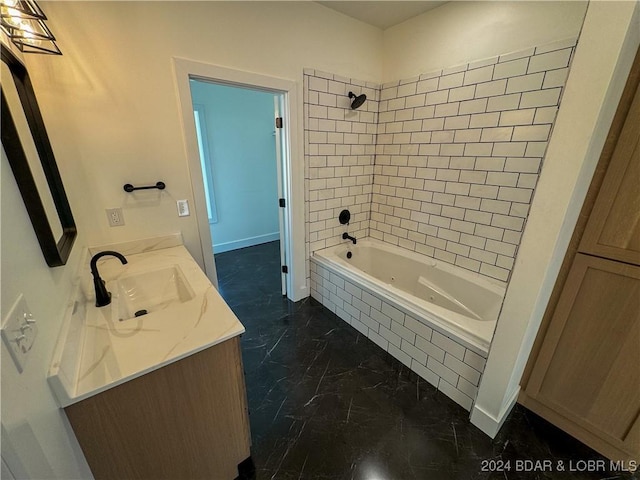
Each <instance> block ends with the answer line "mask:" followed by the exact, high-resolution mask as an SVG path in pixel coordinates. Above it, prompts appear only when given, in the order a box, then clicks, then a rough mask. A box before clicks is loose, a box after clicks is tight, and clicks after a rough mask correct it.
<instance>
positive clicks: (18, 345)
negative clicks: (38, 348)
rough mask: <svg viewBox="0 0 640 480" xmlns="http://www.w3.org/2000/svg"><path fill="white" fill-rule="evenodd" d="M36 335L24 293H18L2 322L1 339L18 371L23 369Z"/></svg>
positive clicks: (34, 324) (36, 331)
mask: <svg viewBox="0 0 640 480" xmlns="http://www.w3.org/2000/svg"><path fill="white" fill-rule="evenodd" d="M36 335H38V326H37V325H36V321H35V319H34V318H33V315H32V314H31V311H30V310H29V307H28V306H27V301H26V300H25V298H24V295H22V294H20V295H19V296H18V299H17V300H16V303H14V304H13V307H11V310H10V311H9V313H8V314H7V316H6V317H5V319H4V322H2V340H4V343H5V345H6V346H7V349H8V350H9V352H10V353H11V357H12V358H13V361H14V362H15V363H16V367H17V369H18V372H20V373H22V371H23V370H24V365H25V363H26V361H27V358H28V357H29V352H30V351H31V349H32V348H33V342H34V341H35V339H36Z"/></svg>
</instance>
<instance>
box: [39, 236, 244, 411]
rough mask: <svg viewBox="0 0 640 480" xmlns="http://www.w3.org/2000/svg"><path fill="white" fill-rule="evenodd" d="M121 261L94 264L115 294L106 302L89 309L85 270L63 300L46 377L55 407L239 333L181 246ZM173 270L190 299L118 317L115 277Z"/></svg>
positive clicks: (90, 300)
mask: <svg viewBox="0 0 640 480" xmlns="http://www.w3.org/2000/svg"><path fill="white" fill-rule="evenodd" d="M125 255H126V254H125ZM126 257H127V260H128V264H126V265H122V264H121V263H120V261H119V260H118V259H116V258H114V257H103V258H102V259H101V260H99V262H98V268H99V271H100V275H101V277H102V278H103V279H104V280H105V282H106V286H107V289H108V290H109V291H111V292H112V294H113V296H114V301H113V302H112V304H111V305H108V306H105V307H100V308H97V307H95V306H94V302H95V299H94V293H93V284H92V281H91V275H90V273H89V269H88V267H87V269H86V272H85V273H86V275H84V274H83V275H82V279H81V282H80V285H79V286H78V288H77V289H76V294H75V295H74V298H73V299H72V301H70V303H69V307H68V311H67V313H66V315H65V319H64V322H63V328H62V331H61V333H60V337H59V340H58V345H57V347H56V351H55V354H54V358H53V362H52V366H51V369H50V371H49V375H48V381H49V384H50V385H51V388H52V389H53V391H54V393H55V395H56V397H57V398H58V400H59V402H60V405H61V406H62V407H65V406H68V405H71V404H73V403H76V402H79V401H81V400H83V399H85V398H88V397H90V396H92V395H96V394H97V393H100V392H102V391H105V390H107V389H109V388H112V387H115V386H117V385H120V384H122V383H124V382H127V381H129V380H132V379H134V378H137V377H139V376H141V375H144V374H146V373H148V372H151V371H153V370H156V369H158V368H161V367H163V366H165V365H167V364H170V363H172V362H175V361H177V360H180V359H181V358H184V357H187V356H189V355H192V354H194V353H196V352H199V351H201V350H204V349H206V348H208V347H211V346H213V345H216V344H218V343H221V342H224V341H226V340H228V339H230V338H232V337H235V336H237V335H240V334H242V333H244V326H243V325H242V324H241V323H240V321H239V320H238V319H237V317H236V316H235V315H234V313H233V312H232V311H231V309H230V308H229V307H228V306H227V304H226V303H225V302H224V300H223V299H222V297H221V296H220V294H219V293H218V292H217V290H216V289H215V288H214V287H213V285H212V284H211V282H210V281H209V279H208V278H207V277H206V275H205V274H204V272H203V271H202V270H201V269H200V267H199V266H198V264H197V263H196V262H195V260H194V259H193V257H191V255H190V254H189V252H188V251H187V249H186V248H185V247H184V246H182V245H179V246H173V247H169V248H161V249H158V250H152V251H146V252H143V253H136V254H129V255H126ZM88 258H89V257H88ZM176 266H177V267H178V268H179V270H180V271H181V272H182V273H183V275H184V278H185V279H186V280H187V281H188V283H189V285H190V287H191V289H192V292H191V293H192V294H193V298H191V299H189V300H186V301H184V302H183V303H173V304H169V305H167V306H162V307H159V308H156V309H155V310H151V311H150V313H148V314H146V315H143V316H139V317H135V318H131V319H128V320H124V321H120V320H119V319H118V312H117V311H115V309H117V308H118V307H117V305H118V298H117V295H118V293H117V288H116V284H115V282H116V280H117V279H118V278H124V277H127V276H132V275H135V274H137V273H140V272H144V271H149V270H150V269H151V270H153V271H155V270H157V269H162V268H166V267H172V268H173V267H176Z"/></svg>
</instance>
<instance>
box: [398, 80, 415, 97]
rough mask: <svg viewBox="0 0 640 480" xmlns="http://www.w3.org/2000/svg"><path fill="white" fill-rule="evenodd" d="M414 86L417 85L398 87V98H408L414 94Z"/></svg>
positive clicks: (409, 84) (410, 84)
mask: <svg viewBox="0 0 640 480" xmlns="http://www.w3.org/2000/svg"><path fill="white" fill-rule="evenodd" d="M416 86H417V83H408V84H406V85H400V86H399V87H398V96H399V97H408V96H410V95H415V94H416Z"/></svg>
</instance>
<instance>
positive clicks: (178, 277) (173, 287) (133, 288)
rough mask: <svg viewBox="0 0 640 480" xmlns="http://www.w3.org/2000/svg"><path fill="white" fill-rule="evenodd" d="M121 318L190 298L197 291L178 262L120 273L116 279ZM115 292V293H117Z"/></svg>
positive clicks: (126, 318) (133, 316) (117, 307)
mask: <svg viewBox="0 0 640 480" xmlns="http://www.w3.org/2000/svg"><path fill="white" fill-rule="evenodd" d="M115 283H116V289H115V292H117V296H116V299H114V300H116V302H114V303H116V304H117V305H116V309H115V312H114V313H116V314H117V316H118V320H120V321H123V320H128V319H130V318H135V317H136V316H141V315H146V314H147V313H153V312H156V311H158V310H163V309H165V308H167V307H169V306H171V305H175V304H180V303H184V302H188V301H189V300H191V299H193V298H194V297H195V293H194V291H193V289H192V288H191V286H190V285H189V283H188V282H187V280H186V279H185V276H184V274H183V273H182V270H181V269H180V267H179V266H178V265H172V266H169V267H162V268H159V269H155V270H147V271H144V272H140V273H136V274H132V275H127V276H123V277H120V278H119V279H118V280H116V282H115ZM115 292H114V293H115Z"/></svg>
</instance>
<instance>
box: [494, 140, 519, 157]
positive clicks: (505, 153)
mask: <svg viewBox="0 0 640 480" xmlns="http://www.w3.org/2000/svg"><path fill="white" fill-rule="evenodd" d="M526 148H527V144H526V142H514V141H511V142H499V143H494V144H493V155H494V156H496V157H522V156H524V152H525V150H526Z"/></svg>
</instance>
